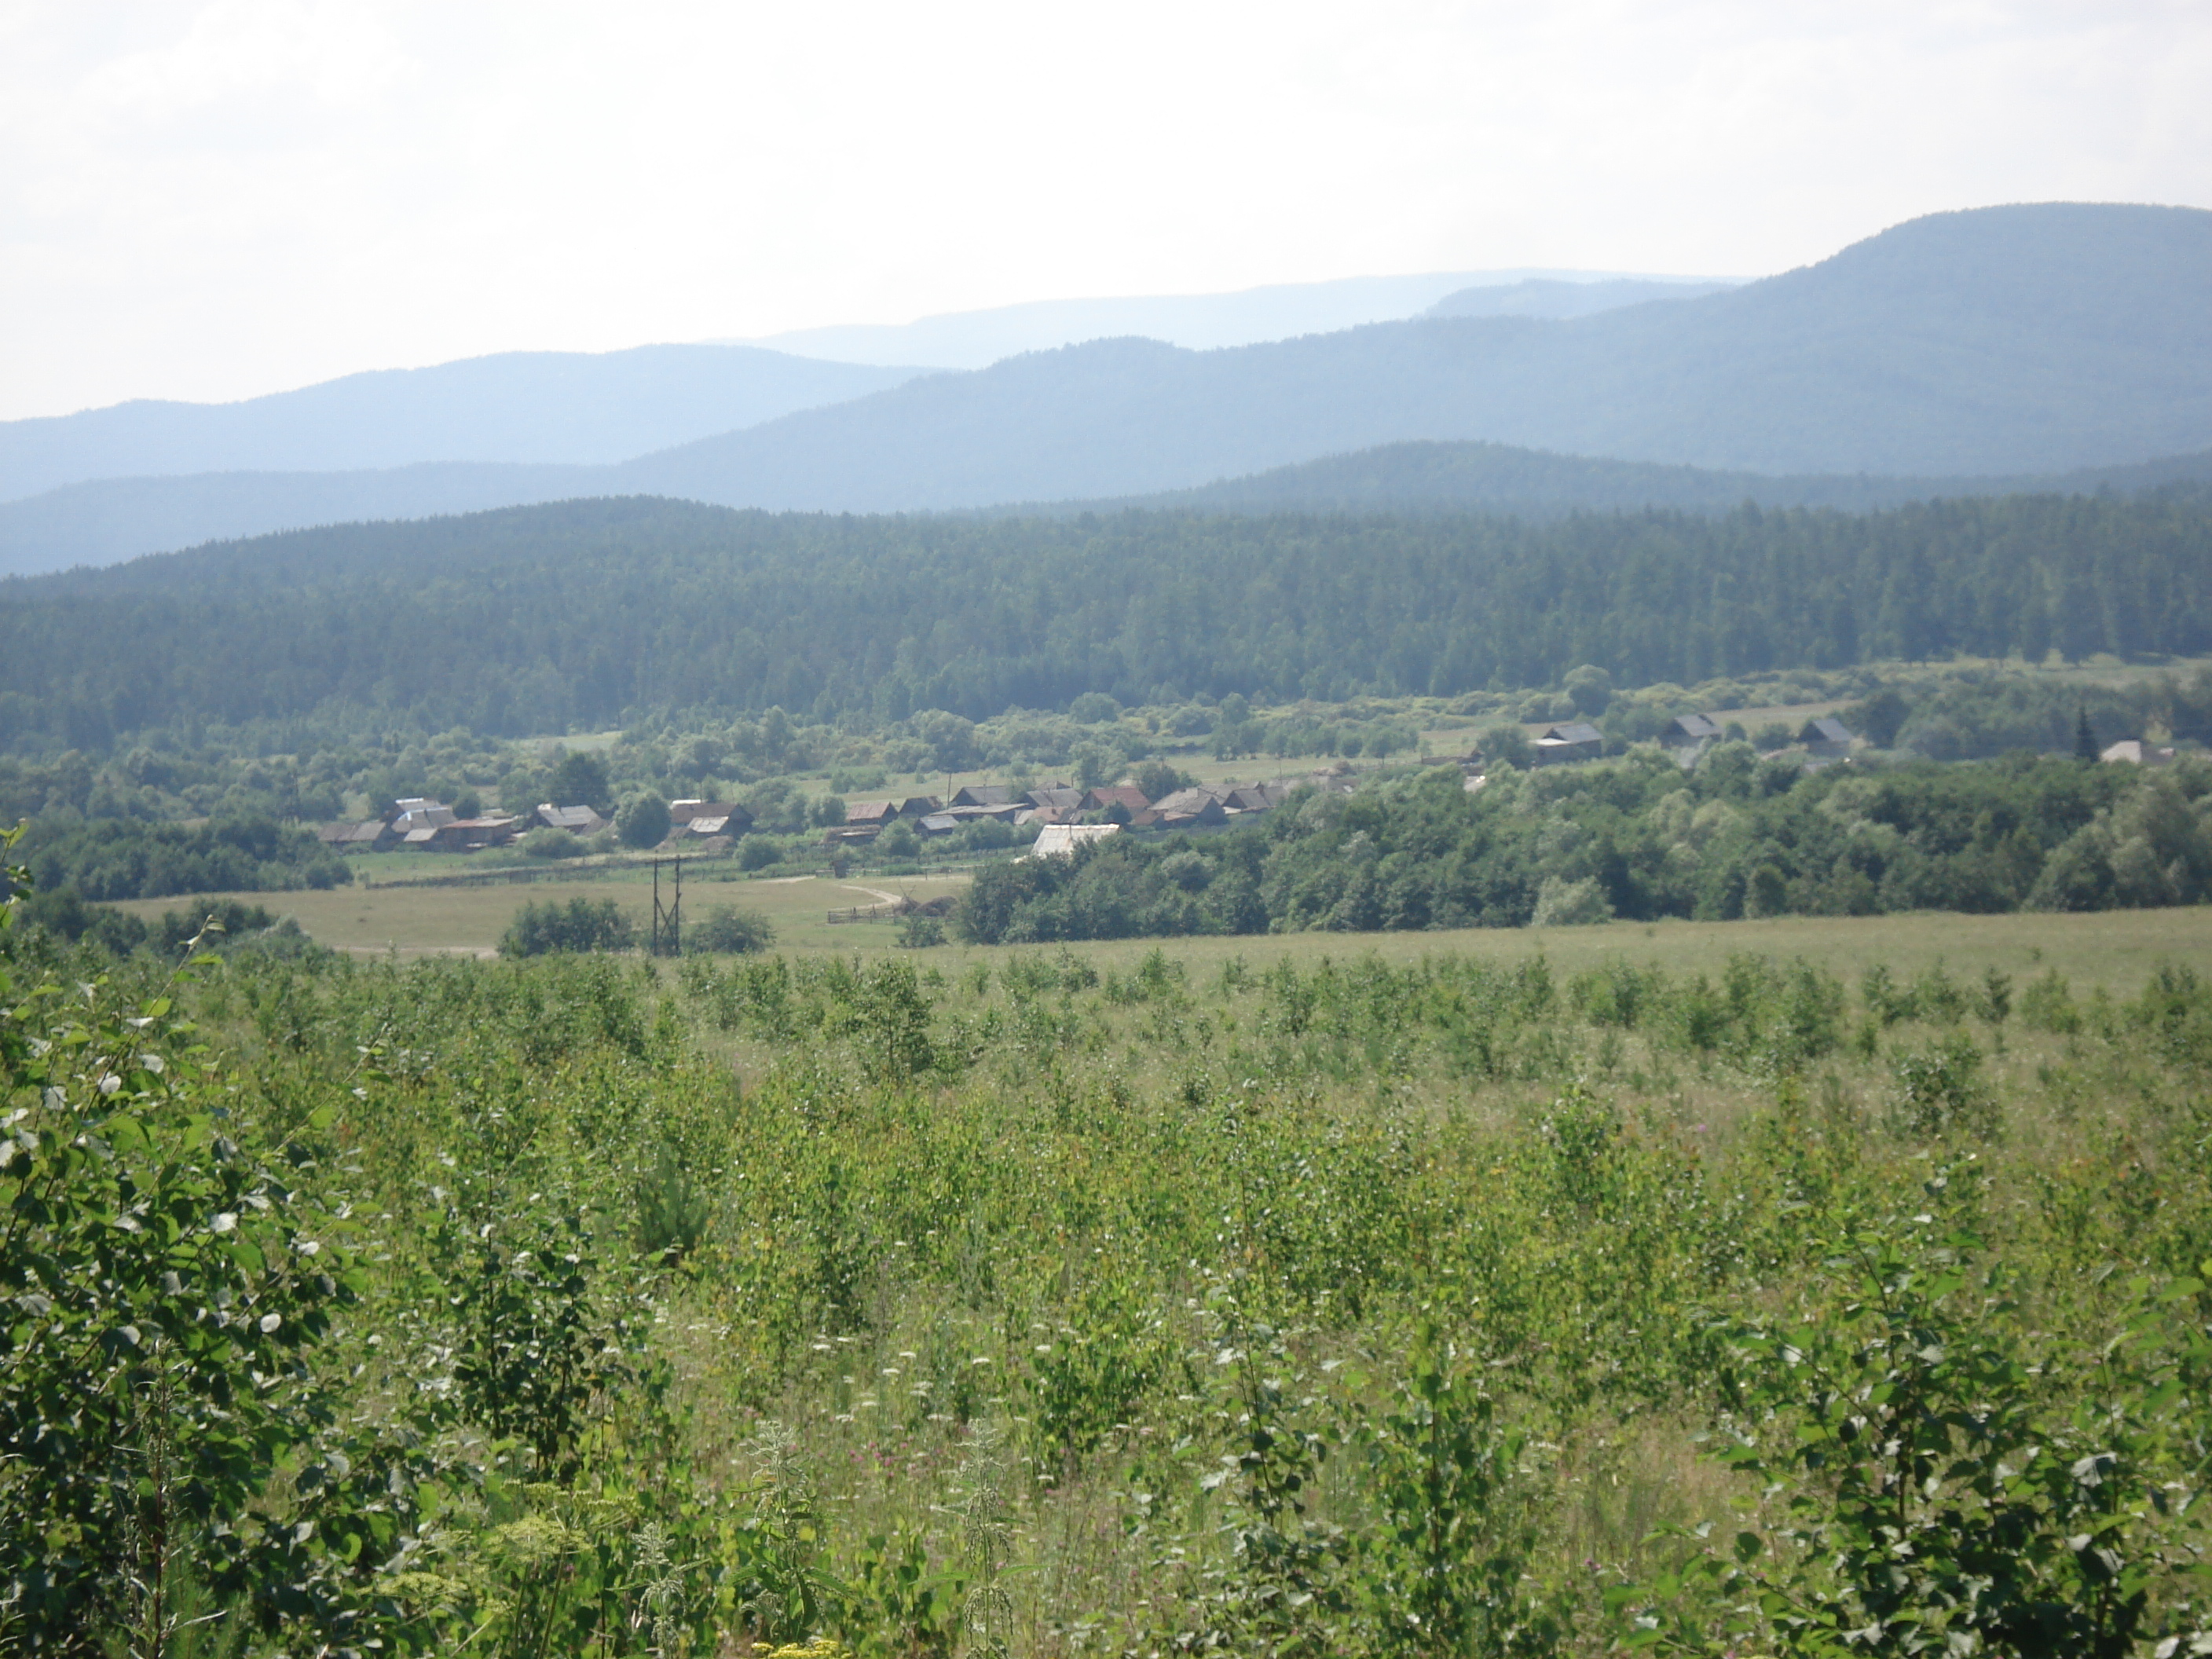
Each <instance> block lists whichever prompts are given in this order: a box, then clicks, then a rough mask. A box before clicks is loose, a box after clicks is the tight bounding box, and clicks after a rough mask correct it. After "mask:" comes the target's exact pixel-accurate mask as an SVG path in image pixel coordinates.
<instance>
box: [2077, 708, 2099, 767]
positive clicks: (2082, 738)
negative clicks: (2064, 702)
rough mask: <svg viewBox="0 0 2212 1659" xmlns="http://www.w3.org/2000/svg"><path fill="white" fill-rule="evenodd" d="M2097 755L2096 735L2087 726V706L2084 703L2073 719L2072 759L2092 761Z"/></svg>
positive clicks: (2090, 727) (2091, 728) (2092, 729)
mask: <svg viewBox="0 0 2212 1659" xmlns="http://www.w3.org/2000/svg"><path fill="white" fill-rule="evenodd" d="M2097 753H2098V750H2097V733H2096V730H2095V728H2094V727H2093V726H2091V725H2090V724H2089V705H2088V704H2087V703H2086V702H2085V703H2083V704H2082V705H2081V712H2080V713H2079V714H2076V715H2075V717H2074V758H2075V760H2085V761H2093V760H2094V759H2096V758H2097Z"/></svg>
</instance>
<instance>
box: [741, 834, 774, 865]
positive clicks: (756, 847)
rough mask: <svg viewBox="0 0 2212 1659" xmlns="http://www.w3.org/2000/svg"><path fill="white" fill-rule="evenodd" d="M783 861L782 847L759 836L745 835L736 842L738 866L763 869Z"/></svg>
mask: <svg viewBox="0 0 2212 1659" xmlns="http://www.w3.org/2000/svg"><path fill="white" fill-rule="evenodd" d="M782 862H783V849H782V848H781V847H778V846H777V845H776V844H775V842H772V841H769V840H768V839H766V838H765V837H763V836H746V837H745V838H744V840H743V841H741V842H738V869H740V870H765V869H767V868H768V866H769V865H771V864H781V863H782Z"/></svg>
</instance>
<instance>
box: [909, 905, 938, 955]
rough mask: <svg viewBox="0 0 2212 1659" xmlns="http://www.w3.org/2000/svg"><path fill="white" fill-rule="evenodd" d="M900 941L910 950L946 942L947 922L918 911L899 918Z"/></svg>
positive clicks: (923, 948) (922, 948) (918, 949)
mask: <svg viewBox="0 0 2212 1659" xmlns="http://www.w3.org/2000/svg"><path fill="white" fill-rule="evenodd" d="M898 942H899V945H900V948H901V949H902V950H908V951H921V950H927V948H928V947H929V946H931V945H942V944H944V943H945V924H944V923H943V922H942V921H939V920H938V918H936V917H935V916H925V915H922V914H921V912H919V911H916V912H915V913H914V914H913V915H906V916H902V917H900V918H899V925H898Z"/></svg>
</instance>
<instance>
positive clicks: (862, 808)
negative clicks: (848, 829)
mask: <svg viewBox="0 0 2212 1659" xmlns="http://www.w3.org/2000/svg"><path fill="white" fill-rule="evenodd" d="M898 815H899V805H898V803H897V802H896V801H895V800H856V801H853V802H851V803H849V804H848V805H847V806H846V808H845V822H846V823H890V821H891V820H892V819H893V818H895V817H897V816H898Z"/></svg>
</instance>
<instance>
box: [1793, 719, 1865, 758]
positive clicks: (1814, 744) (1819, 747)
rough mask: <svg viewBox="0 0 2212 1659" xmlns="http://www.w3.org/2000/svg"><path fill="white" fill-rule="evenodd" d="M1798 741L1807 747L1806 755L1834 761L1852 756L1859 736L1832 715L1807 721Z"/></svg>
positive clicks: (1798, 736) (1798, 735)
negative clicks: (1852, 746) (1851, 753)
mask: <svg viewBox="0 0 2212 1659" xmlns="http://www.w3.org/2000/svg"><path fill="white" fill-rule="evenodd" d="M1797 740H1798V741H1799V742H1800V743H1802V744H1804V745H1805V752H1806V753H1808V754H1809V755H1816V756H1819V757H1821V758H1822V759H1827V760H1832V759H1835V758H1838V757H1841V756H1844V755H1848V754H1850V752H1851V745H1852V744H1854V743H1856V742H1857V741H1858V736H1857V733H1856V732H1852V731H1851V730H1850V727H1848V726H1845V725H1844V723H1843V722H1842V721H1841V720H1837V719H1836V718H1834V717H1833V716H1832V715H1828V714H1823V715H1822V716H1821V717H1820V719H1818V720H1807V721H1806V722H1805V728H1804V730H1803V731H1802V732H1799V733H1798V734H1797Z"/></svg>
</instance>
